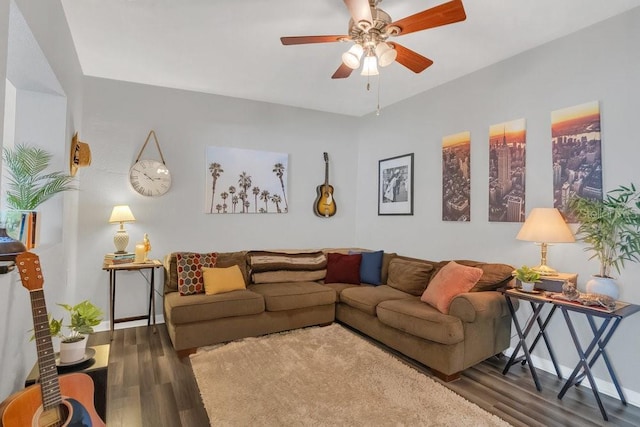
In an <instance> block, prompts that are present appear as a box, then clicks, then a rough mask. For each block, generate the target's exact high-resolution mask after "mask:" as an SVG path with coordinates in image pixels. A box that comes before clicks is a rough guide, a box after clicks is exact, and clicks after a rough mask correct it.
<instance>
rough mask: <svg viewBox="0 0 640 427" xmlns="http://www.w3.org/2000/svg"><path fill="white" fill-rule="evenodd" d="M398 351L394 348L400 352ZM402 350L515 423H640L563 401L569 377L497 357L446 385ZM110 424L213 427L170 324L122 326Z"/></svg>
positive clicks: (576, 396) (584, 398)
mask: <svg viewBox="0 0 640 427" xmlns="http://www.w3.org/2000/svg"><path fill="white" fill-rule="evenodd" d="M108 342H109V334H108V332H98V333H96V334H93V335H92V337H91V341H90V345H98V344H106V343H108ZM392 353H393V352H392ZM396 356H399V358H400V359H402V360H404V361H405V362H406V363H409V364H410V365H412V366H414V367H415V368H416V369H418V370H420V371H421V372H424V373H425V375H428V376H430V377H432V378H433V379H434V380H436V381H438V382H440V383H442V384H444V385H446V386H447V387H449V388H450V389H452V390H453V391H455V392H456V393H458V394H460V395H461V396H463V397H465V398H466V399H468V400H470V401H471V402H474V403H476V404H477V405H479V406H481V407H482V408H484V409H485V410H487V411H489V412H491V413H493V414H496V415H497V416H499V417H500V418H502V419H504V420H506V421H507V422H509V423H511V424H513V425H515V426H600V425H606V426H638V425H640V408H638V407H635V406H631V405H629V406H624V405H622V404H621V403H620V401H619V400H617V399H613V398H610V397H608V396H603V401H604V404H605V407H606V409H607V412H608V414H609V422H605V421H603V419H602V417H601V415H600V411H599V410H598V407H597V404H596V402H595V399H594V397H593V394H592V392H591V390H590V389H588V388H586V387H574V388H573V389H571V390H569V391H568V392H567V394H566V395H565V397H564V398H563V399H562V400H559V399H557V397H556V395H557V393H558V391H559V390H560V389H561V388H562V382H561V381H560V380H558V379H557V378H556V377H555V376H554V375H551V374H548V373H545V372H539V374H540V379H541V382H542V387H543V391H542V392H537V391H536V389H535V386H534V385H533V381H532V379H531V376H530V374H529V371H528V369H527V368H526V367H522V366H520V365H516V366H513V367H512V368H511V370H510V372H509V374H508V375H506V376H504V375H502V368H503V367H504V364H505V363H506V358H501V359H499V358H497V357H496V358H492V359H489V360H487V361H485V362H483V363H480V364H478V365H476V366H475V367H473V368H470V369H467V370H466V371H464V373H463V375H462V378H460V379H459V380H457V381H453V382H450V383H443V382H442V381H440V380H438V379H437V378H435V377H433V376H432V375H431V374H430V373H429V372H428V370H426V369H425V368H424V367H422V366H421V365H419V364H416V363H412V362H411V361H410V360H406V358H403V357H401V356H400V355H397V354H396ZM108 388H109V389H108V397H107V420H106V421H107V425H108V426H109V427H137V426H145V427H146V426H149V427H151V426H153V427H161V426H167V427H180V426H184V427H200V426H208V425H209V421H208V418H207V414H206V412H205V410H204V407H203V406H202V403H201V401H200V393H199V391H198V386H197V384H196V382H195V378H194V376H193V371H192V369H191V364H190V363H189V359H188V358H185V359H182V360H180V359H178V357H177V356H176V353H175V351H174V350H173V348H172V346H171V341H170V340H169V337H168V335H167V330H166V328H165V326H164V325H158V326H157V333H156V334H154V333H152V328H147V327H137V328H130V329H122V330H117V331H115V333H114V336H113V341H112V342H111V352H110V355H109V373H108Z"/></svg>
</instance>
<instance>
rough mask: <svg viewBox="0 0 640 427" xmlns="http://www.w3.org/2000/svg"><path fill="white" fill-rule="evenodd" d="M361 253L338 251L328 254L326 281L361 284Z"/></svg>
mask: <svg viewBox="0 0 640 427" xmlns="http://www.w3.org/2000/svg"><path fill="white" fill-rule="evenodd" d="M361 262H362V255H361V254H353V255H344V254H338V253H328V254H327V276H326V277H325V278H324V282H325V283H351V284H354V285H359V284H360V263H361Z"/></svg>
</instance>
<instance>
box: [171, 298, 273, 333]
mask: <svg viewBox="0 0 640 427" xmlns="http://www.w3.org/2000/svg"><path fill="white" fill-rule="evenodd" d="M164 307H165V315H166V316H167V318H168V322H170V323H172V324H174V325H177V324H184V323H192V322H202V321H206V320H213V319H221V318H224V317H235V316H247V315H251V314H259V313H262V312H263V311H264V299H263V298H262V295H259V294H257V293H255V292H251V291H248V290H246V289H245V290H239V291H231V292H225V293H223V294H216V295H206V294H196V295H190V296H189V297H188V298H185V297H183V296H181V295H180V294H179V293H178V292H169V293H168V294H166V295H165V296H164Z"/></svg>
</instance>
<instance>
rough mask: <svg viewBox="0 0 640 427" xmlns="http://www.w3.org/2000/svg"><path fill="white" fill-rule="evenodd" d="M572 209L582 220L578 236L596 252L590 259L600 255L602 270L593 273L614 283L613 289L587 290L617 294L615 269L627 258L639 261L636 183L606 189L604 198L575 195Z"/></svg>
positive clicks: (639, 208)
mask: <svg viewBox="0 0 640 427" xmlns="http://www.w3.org/2000/svg"><path fill="white" fill-rule="evenodd" d="M569 209H570V211H571V213H572V214H573V215H574V216H575V218H576V219H577V221H578V222H579V223H580V225H579V227H578V230H577V233H576V236H577V237H578V239H579V240H581V241H583V242H585V243H586V244H587V247H586V248H585V251H589V252H593V254H592V255H591V257H590V258H589V259H593V258H597V259H598V261H599V262H600V271H599V273H598V274H596V275H594V278H596V281H598V279H599V278H600V279H608V280H599V283H607V284H608V286H611V284H613V286H614V287H615V291H612V292H613V294H612V293H605V292H604V291H603V290H602V289H600V288H598V290H597V291H596V290H593V289H589V287H590V285H589V283H587V292H594V293H605V294H606V295H609V296H611V297H613V298H617V297H618V292H617V286H616V285H615V282H613V280H612V277H611V272H612V269H615V270H616V272H617V273H618V274H619V273H620V270H621V269H622V268H623V267H624V263H625V262H626V261H630V262H638V261H640V193H639V192H638V191H637V190H636V187H635V185H634V184H633V183H631V185H629V186H623V185H621V186H619V187H618V188H616V189H614V190H611V191H609V192H607V194H606V195H605V197H604V198H603V200H592V199H586V198H582V197H573V198H572V199H570V201H569Z"/></svg>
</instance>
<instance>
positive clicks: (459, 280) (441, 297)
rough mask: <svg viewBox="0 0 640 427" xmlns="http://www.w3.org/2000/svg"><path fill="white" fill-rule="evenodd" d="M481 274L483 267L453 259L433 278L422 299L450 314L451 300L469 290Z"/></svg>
mask: <svg viewBox="0 0 640 427" xmlns="http://www.w3.org/2000/svg"><path fill="white" fill-rule="evenodd" d="M481 276H482V269H480V268H477V267H468V266H466V265H461V264H458V263H456V262H455V261H451V262H449V263H448V264H447V265H445V266H444V267H442V268H441V269H440V271H438V273H436V275H435V276H434V277H433V279H431V282H430V283H429V286H427V289H426V290H425V291H424V293H423V294H422V297H420V299H421V300H422V301H424V302H426V303H428V304H430V305H432V306H433V307H435V308H437V309H438V310H440V311H441V312H442V313H444V314H448V313H449V305H450V304H451V301H452V300H453V299H454V298H455V297H456V296H458V295H459V294H461V293H464V292H469V291H470V290H471V288H473V287H474V286H475V284H476V283H478V280H480V277H481Z"/></svg>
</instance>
